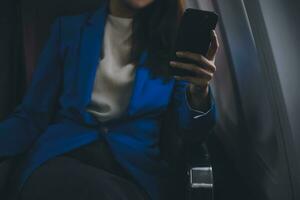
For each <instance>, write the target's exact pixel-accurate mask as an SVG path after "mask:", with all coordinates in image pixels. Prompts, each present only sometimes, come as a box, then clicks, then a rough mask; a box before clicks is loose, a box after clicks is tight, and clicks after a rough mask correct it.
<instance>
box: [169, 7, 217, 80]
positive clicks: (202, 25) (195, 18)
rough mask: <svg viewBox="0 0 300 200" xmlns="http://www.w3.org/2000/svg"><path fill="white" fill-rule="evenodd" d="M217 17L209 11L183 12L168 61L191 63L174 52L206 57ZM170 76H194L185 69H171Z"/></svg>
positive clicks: (189, 10) (187, 10) (188, 10)
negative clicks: (192, 53) (188, 52)
mask: <svg viewBox="0 0 300 200" xmlns="http://www.w3.org/2000/svg"><path fill="white" fill-rule="evenodd" d="M217 22H218V15H217V14H216V13H214V12H210V11H202V10H198V9H192V8H188V9H186V10H185V12H184V14H183V16H182V18H181V22H180V25H179V28H178V31H177V36H176V41H175V48H174V51H173V52H172V54H171V56H170V60H174V61H178V62H185V63H193V61H192V60H190V59H185V58H179V57H177V56H176V51H191V52H194V53H200V54H202V55H204V56H205V55H206V54H207V51H208V49H209V46H210V43H211V31H212V30H214V29H215V28H216V25H217ZM170 70H171V74H172V75H178V76H194V73H193V72H191V71H188V70H185V69H181V68H177V67H171V66H170Z"/></svg>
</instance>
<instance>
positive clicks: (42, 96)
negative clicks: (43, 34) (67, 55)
mask: <svg viewBox="0 0 300 200" xmlns="http://www.w3.org/2000/svg"><path fill="white" fill-rule="evenodd" d="M60 24H61V23H60V18H57V19H56V20H55V22H54V23H53V24H52V27H51V33H50V36H49V38H48V40H47V42H46V44H45V46H44V48H43V50H42V52H41V55H40V57H39V59H38V64H37V67H36V70H35V71H34V73H33V77H32V81H31V84H30V86H29V88H28V90H27V91H26V94H25V96H24V97H23V99H22V102H21V104H19V105H18V106H17V107H16V108H15V110H14V112H13V113H11V114H10V115H9V116H8V118H6V120H4V121H2V122H1V123H0V156H14V155H17V154H19V153H22V152H24V151H25V150H26V149H28V147H29V146H30V145H31V144H32V142H33V141H34V140H35V138H36V137H37V136H38V135H39V134H40V133H41V132H42V131H43V130H44V129H45V128H46V127H47V126H48V124H49V122H50V120H51V117H52V115H53V114H54V111H55V106H57V105H56V103H57V102H58V95H59V91H60V89H59V88H60V85H61V84H60V83H61V79H62V67H61V66H62V65H61V63H62V62H61V56H60V53H59V46H60Z"/></svg>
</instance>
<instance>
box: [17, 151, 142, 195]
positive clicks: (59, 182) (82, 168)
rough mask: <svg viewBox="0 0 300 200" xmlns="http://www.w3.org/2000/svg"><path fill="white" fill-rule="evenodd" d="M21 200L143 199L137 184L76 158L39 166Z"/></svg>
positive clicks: (64, 157)
mask: <svg viewBox="0 0 300 200" xmlns="http://www.w3.org/2000/svg"><path fill="white" fill-rule="evenodd" d="M20 199H21V200H48V199H49V200H50V199H51V200H53V199H55V200H60V199H61V200H62V199H63V200H65V199H68V200H69V199H70V200H94V199H95V200H96V199H97V200H115V199H122V200H127V199H128V200H144V199H147V197H145V194H144V193H143V191H141V190H140V188H139V187H137V186H136V185H135V184H134V183H132V182H130V181H128V180H126V179H124V178H122V177H119V176H116V175H114V174H111V173H109V172H107V171H104V170H102V169H99V168H96V167H93V166H90V165H87V164H84V163H82V162H80V161H78V160H76V159H73V158H70V157H66V156H59V157H56V158H54V159H52V160H49V161H47V162H46V163H45V164H43V165H42V166H40V167H39V168H38V169H37V170H36V171H35V172H34V173H33V174H32V175H31V176H30V177H29V179H28V180H27V182H26V183H25V185H24V188H23V190H22V192H21V194H20Z"/></svg>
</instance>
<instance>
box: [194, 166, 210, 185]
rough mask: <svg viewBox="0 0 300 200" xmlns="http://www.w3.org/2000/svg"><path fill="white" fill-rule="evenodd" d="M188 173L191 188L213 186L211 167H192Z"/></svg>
mask: <svg viewBox="0 0 300 200" xmlns="http://www.w3.org/2000/svg"><path fill="white" fill-rule="evenodd" d="M189 175H190V185H191V188H208V189H212V188H213V171H212V167H193V168H191V169H190V170H189Z"/></svg>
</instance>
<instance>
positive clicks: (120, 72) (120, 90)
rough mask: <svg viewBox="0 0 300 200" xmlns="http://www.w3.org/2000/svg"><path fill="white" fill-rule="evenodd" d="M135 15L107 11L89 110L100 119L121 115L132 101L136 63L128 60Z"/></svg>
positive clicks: (104, 119)
mask: <svg viewBox="0 0 300 200" xmlns="http://www.w3.org/2000/svg"><path fill="white" fill-rule="evenodd" d="M132 21H133V18H123V17H116V16H113V15H111V14H108V16H107V21H106V24H105V32H104V41H103V47H102V48H103V59H102V60H100V59H99V60H100V62H99V65H98V69H97V73H96V77H95V82H94V88H93V93H92V97H91V103H90V104H89V105H88V107H87V111H88V112H90V113H92V114H93V115H94V116H95V117H96V118H97V119H98V120H99V121H107V120H110V119H112V118H117V117H119V116H120V115H121V114H122V112H124V111H125V110H126V108H127V106H128V104H129V100H130V97H131V93H132V89H133V88H132V86H133V81H134V78H135V66H134V65H133V64H132V63H129V58H130V50H131V45H132V44H131V42H132Z"/></svg>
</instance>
